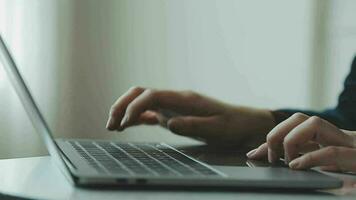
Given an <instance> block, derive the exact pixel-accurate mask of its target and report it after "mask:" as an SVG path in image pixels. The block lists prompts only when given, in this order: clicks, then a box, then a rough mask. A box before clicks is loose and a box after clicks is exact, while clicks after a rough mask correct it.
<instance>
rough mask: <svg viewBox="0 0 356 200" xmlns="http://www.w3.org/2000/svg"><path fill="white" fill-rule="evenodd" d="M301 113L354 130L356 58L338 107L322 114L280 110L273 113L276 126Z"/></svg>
mask: <svg viewBox="0 0 356 200" xmlns="http://www.w3.org/2000/svg"><path fill="white" fill-rule="evenodd" d="M297 112H301V113H304V114H306V115H309V116H318V117H320V118H323V119H325V120H327V121H329V122H330V123H332V124H334V125H336V126H337V127H339V128H341V129H347V130H356V57H355V59H354V60H353V62H352V67H351V72H350V73H349V75H348V76H347V78H346V80H345V83H344V90H343V91H342V93H341V94H340V96H339V101H338V105H337V106H336V107H335V108H333V109H327V110H325V111H322V112H315V111H309V110H298V109H280V110H276V111H273V112H272V113H273V116H274V118H275V121H276V123H277V124H279V123H280V122H282V121H284V120H286V119H287V118H289V117H290V116H292V115H293V114H294V113H297Z"/></svg>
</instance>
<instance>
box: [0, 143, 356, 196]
mask: <svg viewBox="0 0 356 200" xmlns="http://www.w3.org/2000/svg"><path fill="white" fill-rule="evenodd" d="M182 150H183V151H186V152H190V154H191V155H193V156H194V157H196V158H198V159H200V160H204V161H206V162H214V163H215V164H216V162H221V160H225V161H227V162H228V164H230V165H233V164H239V163H241V161H242V159H243V158H238V157H237V156H236V154H228V153H226V152H220V153H219V152H209V150H206V149H204V148H183V149H182ZM222 155H224V157H221V156H222ZM331 175H333V176H338V177H340V178H342V179H343V180H344V182H345V184H344V187H343V188H341V189H334V190H326V191H317V192H309V193H303V192H289V193H287V192H284V193H282V192H271V191H270V192H268V191H264V192H263V191H157V190H155V191H145V190H129V191H125V190H98V189H97V190H94V189H83V188H75V187H73V186H72V185H70V184H69V183H68V181H67V180H66V179H65V177H64V176H63V175H62V174H61V172H60V171H59V169H58V168H57V167H56V166H55V165H54V164H53V163H52V162H51V159H50V157H49V156H44V157H31V158H17V159H6V160H0V192H1V193H4V194H10V195H17V196H21V197H28V198H34V199H77V200H78V199H86V200H90V199H105V200H106V199H108V200H109V199H115V200H117V199H126V200H131V199H138V200H150V199H152V200H157V199H164V200H166V199H185V200H186V199H204V200H208V199H248V200H250V199H257V200H258V199H273V200H275V199H282V200H292V199H317V200H319V199H321V198H323V199H356V176H352V175H345V174H334V173H333V174H331Z"/></svg>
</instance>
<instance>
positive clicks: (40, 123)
mask: <svg viewBox="0 0 356 200" xmlns="http://www.w3.org/2000/svg"><path fill="white" fill-rule="evenodd" d="M0 60H1V62H2V63H3V66H4V68H5V72H6V74H7V76H8V78H9V80H10V82H11V84H12V86H13V87H14V89H15V91H16V93H17V95H18V97H19V98H20V101H21V103H22V105H23V106H24V108H25V110H26V113H27V115H28V116H29V118H30V120H31V122H32V124H33V125H34V127H35V128H36V131H37V132H38V133H39V134H40V136H41V138H42V139H43V141H44V143H45V145H46V147H47V150H48V152H49V154H50V155H51V156H52V158H54V160H55V161H56V162H57V163H58V164H59V166H60V167H61V168H62V169H65V170H62V171H64V172H65V173H67V174H66V175H69V174H68V169H67V167H66V165H65V163H64V161H63V159H62V156H61V153H60V150H59V149H58V147H57V145H56V143H55V141H54V140H53V137H52V134H51V130H50V128H49V126H48V124H47V122H46V120H45V119H44V117H43V115H42V113H41V111H40V109H39V108H38V106H37V104H36V102H35V100H34V98H33V97H32V95H31V92H30V90H29V89H28V87H27V85H26V83H25V81H24V79H23V78H22V76H21V74H20V72H19V70H18V68H17V66H16V63H15V61H14V59H13V57H12V56H11V54H10V51H9V49H8V48H7V46H6V44H5V41H4V40H3V37H2V36H1V35H0ZM68 177H72V176H68Z"/></svg>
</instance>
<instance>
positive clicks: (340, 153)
mask: <svg viewBox="0 0 356 200" xmlns="http://www.w3.org/2000/svg"><path fill="white" fill-rule="evenodd" d="M289 166H290V167H291V168H292V169H307V168H311V167H316V166H323V168H322V169H326V170H333V171H335V170H340V171H352V172H356V149H354V148H348V147H335V146H330V147H325V148H322V149H320V150H317V151H313V152H310V153H307V154H305V155H303V156H301V157H299V158H297V159H294V160H293V161H292V162H290V163H289Z"/></svg>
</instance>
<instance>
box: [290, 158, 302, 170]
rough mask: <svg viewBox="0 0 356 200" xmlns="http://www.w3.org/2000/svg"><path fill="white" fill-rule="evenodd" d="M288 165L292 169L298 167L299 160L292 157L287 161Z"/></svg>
mask: <svg viewBox="0 0 356 200" xmlns="http://www.w3.org/2000/svg"><path fill="white" fill-rule="evenodd" d="M289 167H290V168H292V169H298V168H299V167H300V162H299V161H298V159H294V160H292V161H291V162H290V163H289Z"/></svg>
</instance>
